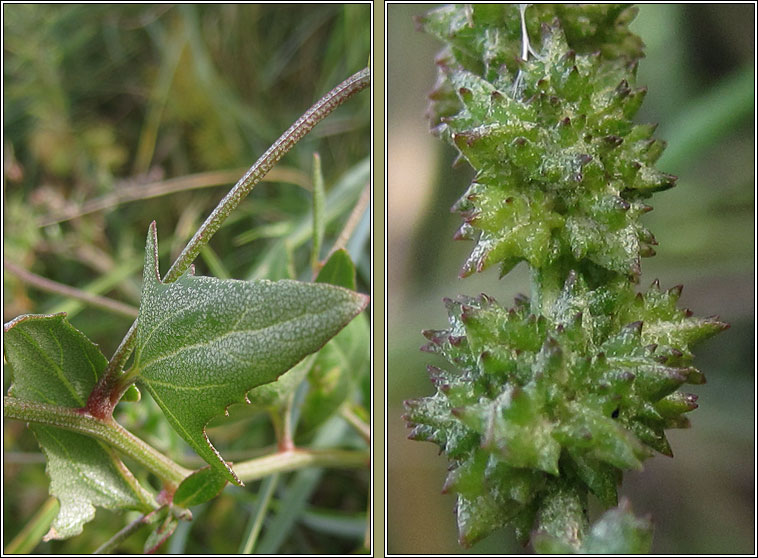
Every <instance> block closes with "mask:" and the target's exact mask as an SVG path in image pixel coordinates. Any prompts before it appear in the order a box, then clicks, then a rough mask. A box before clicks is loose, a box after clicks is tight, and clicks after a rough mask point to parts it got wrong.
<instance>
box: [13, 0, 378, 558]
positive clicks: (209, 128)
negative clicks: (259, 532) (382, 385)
mask: <svg viewBox="0 0 758 558" xmlns="http://www.w3.org/2000/svg"><path fill="white" fill-rule="evenodd" d="M370 24H371V15H370V5H369V4H365V3H364V4H345V5H343V4H299V5H281V4H280V5H275V4H262V5H255V4H244V5H232V4H207V5H201V4H184V5H177V6H172V5H154V4H132V5H130V4H118V5H59V4H41V5H29V4H4V5H3V33H4V35H3V62H4V64H3V71H4V75H3V78H4V91H3V93H4V94H3V103H4V105H3V118H4V142H3V163H4V166H3V171H4V199H3V202H4V203H3V212H4V230H3V252H4V253H3V257H4V260H6V261H9V262H11V263H12V264H15V265H16V266H19V267H21V268H23V269H26V270H30V271H32V272H34V273H36V274H38V275H41V276H44V277H47V278H50V279H53V280H55V281H57V282H60V283H62V284H65V285H70V286H74V287H77V288H79V289H82V290H84V291H86V292H88V293H92V294H99V295H103V296H108V297H110V298H113V299H116V300H119V301H121V302H123V303H126V304H129V305H131V306H132V307H134V308H136V307H137V305H138V304H139V294H140V285H141V282H142V265H143V254H144V246H145V237H146V234H147V228H148V225H149V223H150V222H151V221H152V220H156V221H157V224H158V236H159V248H160V251H161V271H162V272H164V273H165V271H166V270H167V269H168V266H169V264H170V263H171V261H173V259H174V258H175V256H176V255H178V253H179V251H181V249H182V248H183V247H184V245H185V244H186V242H187V241H188V240H189V238H190V237H191V235H192V234H193V233H194V231H195V230H196V228H197V227H198V226H199V225H200V224H201V223H202V221H203V220H204V219H205V217H206V216H207V215H208V213H209V212H210V211H211V210H212V209H213V208H214V207H215V205H216V204H217V203H218V201H219V200H220V199H221V198H222V197H223V195H224V194H225V193H226V192H227V191H228V190H229V188H230V187H231V186H232V185H233V184H234V183H235V182H236V181H237V179H238V178H239V177H241V176H242V174H243V173H244V172H245V171H246V170H247V168H248V167H250V166H251V165H252V164H253V163H254V162H255V161H256V160H257V159H258V157H259V156H260V155H261V154H262V153H263V152H264V151H265V150H266V148H267V147H268V146H269V145H270V144H271V143H272V142H273V141H274V140H276V139H277V137H278V136H279V135H280V134H281V133H282V132H283V131H285V130H286V129H287V128H288V127H289V126H290V125H291V124H292V123H293V122H294V121H295V120H296V119H297V118H298V117H299V116H300V115H301V114H302V113H303V112H305V111H306V110H307V109H308V108H309V107H310V106H311V105H312V104H313V103H314V102H315V101H317V100H318V99H319V98H320V97H321V96H322V95H324V94H325V93H327V92H328V91H329V90H330V89H332V88H333V87H334V86H336V85H337V84H339V83H340V82H341V81H343V80H344V79H346V78H347V77H349V76H350V75H351V74H353V73H355V72H357V71H358V70H360V69H362V68H363V67H365V66H366V64H367V63H368V61H369V55H370V38H371V28H370ZM370 141H371V130H370V92H363V93H362V94H359V95H356V96H355V97H354V98H353V99H351V100H349V101H348V102H347V103H346V104H345V105H343V106H342V107H340V108H338V109H337V110H336V111H335V112H334V113H333V114H332V115H330V116H329V117H328V118H327V119H326V120H324V121H323V122H321V123H320V124H319V125H318V126H317V127H316V128H315V129H314V130H313V132H311V133H310V134H309V135H308V136H306V138H305V139H303V140H302V141H301V142H300V143H299V144H298V145H297V146H296V147H295V148H294V149H293V150H292V151H291V152H290V153H288V154H287V155H286V156H285V157H284V159H283V160H282V161H281V162H280V163H279V164H278V165H277V167H276V168H275V169H274V170H273V171H272V172H271V174H270V176H269V178H270V180H269V181H267V182H263V183H261V184H259V185H258V186H257V187H256V188H255V190H254V191H253V192H252V194H251V195H250V196H249V197H248V198H247V199H246V200H245V201H244V202H243V203H242V205H241V206H240V207H239V208H238V209H237V210H236V211H235V212H234V213H233V214H232V215H231V217H230V218H229V219H228V220H227V222H226V223H225V224H224V227H223V228H222V229H221V230H220V231H219V232H218V233H217V234H216V236H215V237H214V238H213V240H212V242H211V243H210V245H209V246H208V247H207V248H206V249H204V250H203V252H202V253H201V255H200V257H198V259H197V261H196V267H197V273H198V274H200V275H214V276H217V277H222V278H223V277H233V278H238V279H248V278H257V277H269V278H273V279H276V278H281V277H287V276H293V277H295V278H298V279H302V280H311V277H312V276H311V270H310V266H309V258H310V230H311V229H310V226H309V224H308V223H309V219H310V214H311V205H312V194H311V191H310V190H311V183H312V169H313V155H314V153H315V152H318V153H319V154H320V158H321V166H322V170H323V174H324V181H325V187H326V192H327V194H326V198H327V202H326V212H327V214H328V215H329V221H328V224H327V228H326V237H325V240H324V244H323V251H322V253H321V257H324V256H325V255H326V251H327V250H328V249H329V248H330V247H331V246H332V244H333V242H334V240H335V239H336V238H337V236H338V234H339V233H340V231H341V230H342V228H343V226H344V224H345V221H346V220H347V217H348V215H349V214H350V212H351V210H352V208H353V207H354V206H355V205H356V203H358V200H359V198H360V195H361V192H363V191H364V190H366V189H367V188H368V185H369V180H370V174H369V173H370V164H369V148H370ZM171 180H173V181H175V182H174V183H173V184H176V181H178V182H179V183H180V185H181V184H183V185H185V186H186V188H187V189H185V188H183V190H185V191H180V192H178V193H171V194H170V195H163V196H160V197H151V198H149V199H148V197H147V193H142V194H140V195H139V196H138V197H139V198H140V199H136V200H134V201H127V198H128V196H129V195H130V193H133V192H143V191H142V190H140V188H141V187H142V186H144V185H145V184H155V185H156V186H155V188H156V189H157V191H159V192H164V193H165V192H166V191H167V188H168V187H169V186H171V185H172V182H166V181H171ZM189 188H192V189H189ZM91 200H96V201H99V202H103V206H107V207H106V208H105V209H101V210H99V211H96V212H93V213H89V214H87V215H82V216H78V217H76V218H73V219H66V216H70V215H72V214H76V213H78V212H80V211H81V210H82V209H83V208H86V207H88V205H86V204H87V203H88V202H90V201H91ZM369 239H370V220H369V213H368V210H366V211H364V212H363V214H362V216H361V219H360V222H359V224H358V226H357V227H356V229H355V231H354V233H353V235H352V237H351V239H350V241H349V242H348V245H347V248H348V250H349V252H350V254H351V256H352V258H353V260H354V261H355V263H356V265H357V268H358V287H357V290H359V291H361V292H369V289H370V271H371V261H370V240H369ZM169 260H170V261H169ZM3 284H4V295H3V321H4V322H7V321H9V320H10V319H12V318H14V317H15V316H17V315H19V314H24V313H51V312H58V311H66V312H68V315H69V319H70V320H71V322H72V323H73V325H74V326H75V327H77V328H78V329H80V330H82V331H83V332H84V333H85V334H87V335H88V336H89V337H90V338H91V339H93V341H95V342H96V343H98V344H99V345H100V348H101V349H102V351H103V353H104V354H105V355H107V356H110V355H111V354H113V351H114V350H115V349H116V347H117V345H118V343H119V342H120V341H121V339H122V337H123V335H124V334H125V333H126V331H127V329H128V328H129V325H130V324H131V323H132V318H129V317H125V316H120V315H117V314H110V313H108V312H105V311H103V310H100V309H95V308H91V307H85V306H83V305H82V304H80V303H78V302H76V301H71V300H69V299H66V298H65V297H62V296H60V295H56V294H50V293H47V292H43V291H41V290H38V289H36V288H33V287H30V286H29V285H27V284H25V283H24V282H21V281H19V280H18V278H17V277H16V276H15V275H14V274H12V273H9V272H8V271H5V272H4V274H3ZM366 368H367V369H368V366H366ZM369 382H370V379H369V374H368V370H366V373H365V374H364V376H363V380H362V385H361V389H360V393H359V394H358V395H357V396H356V397H357V400H358V401H360V400H361V397H362V398H363V404H364V405H365V406H366V407H368V404H369V403H368V394H369V389H370V388H369ZM8 385H9V378H4V389H5V390H7V388H8ZM231 411H232V412H231V414H232V417H231V418H230V419H228V420H226V421H224V422H223V427H221V428H217V429H213V430H211V433H210V437H211V438H212V439H213V441H214V444H215V445H216V446H217V447H218V448H219V449H220V450H221V451H222V452H224V451H225V450H226V451H227V452H228V453H226V454H225V455H226V457H227V458H228V459H235V460H240V459H243V458H249V457H252V456H253V455H251V454H250V448H258V451H259V452H260V451H261V450H264V449H265V450H266V451H268V450H270V445H271V444H272V443H273V442H274V438H273V434H272V429H271V427H270V424H269V421H268V419H267V417H266V416H265V415H264V414H262V413H261V412H260V411H255V410H247V411H246V410H240V409H236V410H235V409H232V410H231ZM117 418H118V420H119V421H120V422H121V423H122V424H124V425H125V426H127V427H128V428H130V429H132V430H133V431H135V433H137V434H138V435H139V436H141V437H143V439H145V440H147V441H148V442H150V443H151V444H153V445H154V446H156V447H158V448H160V449H161V450H162V451H165V452H166V453H168V454H169V455H171V456H172V457H173V458H175V459H178V460H179V461H180V462H181V463H183V464H185V465H187V466H193V465H194V466H199V464H198V463H195V462H192V461H191V460H192V458H193V457H194V454H193V453H192V452H191V451H189V450H188V449H187V446H186V444H184V442H183V440H181V439H180V438H178V436H177V435H176V434H175V433H174V432H173V431H172V430H171V429H170V427H168V425H167V423H166V422H165V420H164V419H163V418H162V416H161V415H160V413H159V412H158V411H157V407H156V406H155V405H154V404H153V403H152V401H150V399H149V397H147V396H146V395H145V394H143V401H142V403H140V404H138V405H133V404H122V405H120V406H119V408H118V409H117ZM330 425H331V426H330ZM342 426H343V425H342V424H340V425H339V426H335V425H334V424H331V423H327V426H325V429H327V430H328V429H330V428H337V429H338V430H339V429H340V428H342ZM343 438H344V439H343V440H341V441H342V442H343V444H340V445H343V447H351V444H353V445H358V446H361V444H363V442H362V441H361V440H360V439H359V438H358V437H357V436H352V434H351V432H350V431H349V432H348V433H347V434H343ZM306 441H307V440H306ZM362 447H365V445H363V446H362ZM4 465H5V466H4V478H3V482H4V487H5V488H6V489H5V490H3V501H4V513H3V525H4V536H5V537H6V540H5V543H7V541H8V540H10V538H11V537H13V536H15V534H16V533H18V531H19V530H20V529H21V527H22V526H23V525H24V524H25V523H26V522H27V521H28V519H29V517H30V516H31V515H32V514H33V513H34V512H35V511H36V510H37V509H38V507H39V506H40V505H41V503H42V502H43V501H44V500H45V499H46V497H47V490H48V480H47V477H46V476H45V473H44V460H43V459H42V455H41V454H40V453H39V448H38V446H37V444H36V442H35V440H34V439H33V437H32V436H31V434H30V433H29V432H28V430H27V429H26V428H25V425H24V424H23V423H20V422H17V421H7V422H5V428H4ZM306 477H307V478H303V477H297V475H289V476H287V477H285V481H280V483H279V486H280V493H279V496H282V497H283V496H284V494H285V493H289V494H290V495H291V494H292V493H293V490H295V488H293V486H295V485H294V484H293V483H295V482H296V481H297V482H298V483H299V484H297V485H296V486H297V487H300V489H301V496H303V495H304V496H305V503H304V504H303V506H304V511H303V509H301V510H299V511H298V512H297V513H296V515H294V516H293V517H294V518H296V519H297V524H296V526H295V527H294V528H287V529H284V530H281V528H280V527H281V525H280V527H279V528H280V531H279V532H278V533H274V532H273V531H272V532H271V533H270V535H271V536H270V537H269V538H268V540H267V542H265V543H264V541H263V540H261V541H260V544H261V549H264V550H268V551H269V552H287V553H309V552H310V553H312V552H316V553H342V552H351V551H354V550H356V549H357V548H360V547H361V545H362V542H363V538H364V534H365V525H366V513H367V505H368V503H367V502H368V491H369V482H370V477H369V471H368V470H367V469H366V470H345V471H339V470H337V471H324V472H319V471H313V472H309V473H308V475H306ZM298 479H299V480H298ZM8 487H13V489H12V490H8V489H7V488H8ZM303 487H307V491H303V490H305V489H303ZM257 491H258V483H251V484H250V485H249V486H247V487H246V488H245V489H237V488H231V487H230V488H228V489H227V490H226V491H225V492H224V493H223V495H222V496H221V497H219V498H217V499H216V500H214V501H213V502H210V503H209V504H207V505H206V506H203V507H202V509H200V510H194V511H195V517H196V519H197V521H194V522H193V523H192V524H184V523H183V524H182V526H181V527H180V528H179V530H178V532H177V534H176V535H174V537H173V539H172V541H171V543H170V544H168V545H165V546H164V548H163V549H162V551H164V552H166V551H171V552H174V553H183V552H188V553H197V554H204V553H221V554H229V553H232V554H233V553H236V552H237V551H238V545H239V543H240V540H241V537H242V534H243V532H244V529H245V527H246V523H247V521H248V519H249V517H250V513H251V510H253V509H254V506H255V504H256V497H257V496H256V495H257ZM306 492H307V493H306ZM279 496H278V497H279ZM278 497H277V501H275V502H274V509H275V510H281V509H282V508H283V506H281V505H280V504H279V503H278ZM277 506H279V507H278V508H277ZM131 518H132V517H131V516H129V517H125V516H124V514H115V513H111V512H108V511H104V510H99V511H98V513H97V516H96V519H95V521H93V522H92V523H90V524H88V525H87V526H86V527H85V531H84V534H83V535H82V536H80V537H76V538H74V539H71V540H69V541H64V542H57V541H55V542H49V543H43V544H41V545H40V546H38V547H37V549H36V551H37V552H42V553H68V554H79V553H89V552H92V550H94V549H95V548H96V547H97V546H98V545H100V544H101V543H103V542H104V541H105V540H106V539H107V538H108V537H110V536H111V535H112V534H114V533H115V532H116V531H117V530H118V529H120V528H121V527H123V526H124V525H125V524H126V522H127V521H128V520H129V519H131ZM269 527H271V529H269V531H271V530H272V529H273V528H274V527H272V525H267V526H266V528H264V537H265V536H266V530H265V529H267V528H269ZM146 535H147V533H146V532H144V533H142V534H141V535H140V536H136V537H133V538H132V539H130V540H129V541H127V544H126V545H125V546H124V547H123V548H122V549H121V550H122V551H124V552H141V550H142V542H143V541H144V538H145V537H146Z"/></svg>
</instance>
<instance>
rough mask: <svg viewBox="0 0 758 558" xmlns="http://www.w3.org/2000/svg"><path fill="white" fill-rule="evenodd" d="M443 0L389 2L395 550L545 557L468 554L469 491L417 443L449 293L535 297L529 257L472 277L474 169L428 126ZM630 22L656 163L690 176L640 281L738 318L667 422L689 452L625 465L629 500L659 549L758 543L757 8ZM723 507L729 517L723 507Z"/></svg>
mask: <svg viewBox="0 0 758 558" xmlns="http://www.w3.org/2000/svg"><path fill="white" fill-rule="evenodd" d="M431 7H432V5H429V4H426V5H418V4H417V5H411V4H405V5H397V4H394V5H391V6H390V8H389V10H388V16H387V25H388V38H387V44H388V48H389V52H388V78H387V95H388V99H387V103H388V131H387V133H388V182H389V184H388V257H387V258H388V259H387V261H388V284H389V285H391V289H390V290H389V292H388V326H387V331H388V341H387V344H388V354H387V367H388V370H387V374H388V381H387V385H388V394H387V399H388V410H387V437H388V442H387V460H388V472H387V485H388V494H387V498H388V502H387V516H388V524H387V529H388V535H387V539H388V551H389V552H393V553H409V554H412V553H421V554H447V553H455V554H459V553H460V554H463V553H475V554H492V553H498V554H500V553H505V554H508V553H514V554H518V553H530V552H531V549H524V548H521V547H520V546H519V545H518V544H517V543H516V541H515V538H514V536H513V534H512V533H509V532H506V531H503V532H502V533H501V534H499V535H496V536H492V537H489V538H488V539H486V540H484V541H482V542H481V543H479V544H476V545H474V547H473V548H471V549H468V550H466V549H463V548H461V547H460V546H458V544H457V542H456V540H455V536H456V527H455V516H454V514H453V513H452V509H453V505H454V497H453V496H451V495H441V494H440V491H441V488H442V484H443V481H444V478H445V467H446V460H444V459H442V458H441V457H439V456H438V455H437V448H436V447H435V446H434V445H433V444H418V443H414V442H410V441H408V440H407V439H406V436H407V429H406V428H405V425H404V422H403V421H402V419H401V415H402V413H403V408H402V402H403V400H405V399H409V398H414V397H420V396H423V395H429V394H431V393H433V388H432V386H431V384H430V382H429V379H428V377H427V374H426V372H425V370H426V365H427V364H435V365H441V364H443V363H442V362H437V361H435V358H434V356H432V355H429V354H427V353H422V352H420V351H419V350H418V348H419V347H420V346H421V345H422V344H423V343H424V341H425V339H424V338H423V337H422V336H421V334H420V332H421V330H422V329H438V328H443V327H445V325H446V324H447V316H446V312H445V308H444V305H443V304H442V298H443V297H454V296H455V295H457V294H466V295H470V296H475V295H477V294H478V293H480V292H485V293H488V294H490V295H492V296H494V297H495V298H496V299H497V300H498V301H499V302H501V303H502V304H505V305H507V304H510V303H511V302H512V300H513V296H515V295H516V294H517V293H524V294H528V293H529V288H530V287H529V278H528V275H527V273H526V270H525V268H524V266H523V265H521V266H517V267H516V269H514V270H513V271H512V272H511V273H510V274H509V275H507V276H506V277H504V278H503V279H498V277H497V271H496V270H490V271H488V272H485V273H482V274H477V275H476V276H472V277H469V278H466V279H465V280H459V279H457V275H458V271H459V269H460V267H461V265H463V262H464V261H465V258H466V256H467V255H468V253H469V251H470V249H471V244H470V242H465V241H458V242H454V241H453V240H452V236H453V233H454V232H455V231H456V230H457V228H458V226H459V224H460V218H459V216H458V215H457V214H451V213H450V211H449V208H450V206H451V205H452V204H453V203H454V202H455V200H456V199H457V198H458V197H459V196H460V195H461V194H462V193H463V192H464V190H465V188H466V186H467V184H468V183H469V181H470V179H471V171H470V169H469V168H467V166H466V165H461V166H460V167H459V168H453V169H451V163H452V161H453V159H454V157H455V154H454V153H453V150H452V149H450V148H448V147H447V146H445V145H443V143H442V142H439V141H437V140H436V139H435V138H433V137H432V136H431V135H430V134H429V133H428V124H427V122H426V120H425V118H424V111H425V108H426V97H425V96H426V93H428V92H429V91H430V90H431V88H432V85H433V84H434V79H435V68H434V62H433V61H434V56H435V54H436V53H437V52H438V51H439V49H440V48H441V45H440V44H439V43H438V42H437V41H436V40H435V39H434V38H433V37H430V36H427V35H425V34H423V33H419V32H417V31H415V29H414V24H413V20H412V16H414V15H419V14H422V13H424V12H425V11H426V10H428V9H430V8H431ZM639 9H640V13H639V16H638V17H637V19H636V20H635V22H634V23H633V24H632V29H633V30H634V31H635V32H636V33H637V34H639V35H640V36H641V37H642V38H643V40H644V41H645V43H646V45H647V48H646V57H645V58H644V59H642V60H641V62H640V66H639V71H638V79H637V84H638V85H640V86H641V85H645V86H647V87H648V94H647V97H646V99H645V102H644V103H643V105H642V109H641V110H640V113H639V114H638V116H637V118H636V119H637V121H639V122H658V123H659V127H658V130H657V132H656V137H657V138H661V139H664V140H666V141H667V142H668V145H669V146H668V148H667V150H666V151H665V152H664V155H663V157H662V158H661V159H660V160H659V162H658V163H657V165H656V166H657V168H660V169H661V170H663V171H664V172H670V173H673V174H676V175H677V176H679V181H678V183H677V186H676V188H673V189H672V190H669V191H667V192H663V193H660V194H657V195H656V196H654V197H653V198H652V199H651V200H650V202H649V203H650V204H651V205H652V206H653V207H654V209H655V210H654V211H653V212H652V213H650V214H649V215H647V216H646V217H645V219H646V226H647V227H648V228H649V229H650V230H651V231H652V232H653V233H654V234H655V236H656V239H657V240H658V242H659V246H657V247H656V251H657V255H656V256H655V257H654V258H649V259H644V260H643V261H642V269H643V278H642V280H641V283H640V288H641V289H646V288H647V287H648V286H649V284H650V283H651V282H652V281H653V279H655V278H656V277H657V278H660V281H661V285H662V286H665V287H671V286H673V285H676V284H683V285H684V292H683V295H682V298H681V299H680V303H681V305H682V306H684V307H687V308H690V309H691V310H692V311H693V313H694V314H695V315H696V316H698V315H699V316H707V315H712V314H718V315H720V316H721V318H722V319H723V320H724V321H727V322H729V323H730V324H731V329H730V330H728V331H726V332H724V333H722V334H721V335H719V336H718V338H716V339H712V340H710V341H709V342H707V343H704V344H702V345H700V346H698V347H696V348H695V353H696V366H697V367H698V368H699V369H701V370H703V372H704V373H705V375H706V377H707V378H708V384H706V385H704V386H698V387H696V388H694V389H693V390H692V391H695V392H696V393H697V394H698V395H699V401H698V403H699V404H700V408H699V409H698V410H696V411H695V412H694V413H692V414H691V415H690V418H691V420H692V423H693V428H692V429H691V430H683V431H670V434H669V439H670V441H671V443H672V447H673V450H674V455H675V458H674V459H673V460H672V459H668V458H666V457H663V456H657V457H655V458H654V459H651V460H649V461H647V462H646V464H645V471H644V472H642V473H639V474H633V475H628V476H627V477H626V478H625V481H624V484H623V485H622V489H621V494H622V495H625V496H627V497H628V498H629V500H630V501H631V503H632V508H633V510H634V512H635V513H636V514H638V515H645V514H648V513H649V514H651V515H652V521H653V523H654V525H655V535H654V539H653V552H654V553H661V554H666V553H670V554H687V553H700V554H710V553H749V552H751V549H752V551H753V552H754V550H755V549H754V533H755V525H754V523H753V518H754V512H755V510H754V495H755V475H754V472H755V430H754V425H755V415H754V409H755V400H754V394H755V374H754V372H755V370H754V355H755V315H754V307H755V276H754V265H755V260H754V253H755V114H754V83H755V71H754V68H755V52H754V45H755V27H754V21H755V6H754V5H752V4H741V5H733V4H732V5H726V4H718V5H717V4H709V5H705V4H698V5H683V4H678V5H668V4H656V5H641V6H640V7H639ZM716 510H717V511H716Z"/></svg>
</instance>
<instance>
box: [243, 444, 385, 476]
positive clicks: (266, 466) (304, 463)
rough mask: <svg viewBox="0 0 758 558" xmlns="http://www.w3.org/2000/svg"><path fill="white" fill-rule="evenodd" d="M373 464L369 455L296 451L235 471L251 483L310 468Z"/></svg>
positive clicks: (247, 463)
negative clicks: (270, 476) (271, 476)
mask: <svg viewBox="0 0 758 558" xmlns="http://www.w3.org/2000/svg"><path fill="white" fill-rule="evenodd" d="M370 460H371V454H370V453H369V452H368V451H356V450H339V449H325V450H317V449H311V450H306V449H294V450H291V451H286V452H277V453H274V454H272V455H267V456H264V457H258V458H256V459H251V460H249V461H243V462H242V463H237V464H235V465H234V466H233V467H232V468H233V469H234V472H235V473H236V474H237V477H239V479H240V480H242V481H243V482H251V481H254V480H258V479H262V478H264V477H267V476H269V475H272V474H274V473H286V472H289V471H295V470H297V469H305V468H307V467H336V468H353V467H367V466H368V465H369V463H370Z"/></svg>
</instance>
